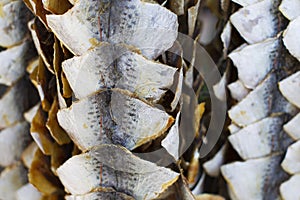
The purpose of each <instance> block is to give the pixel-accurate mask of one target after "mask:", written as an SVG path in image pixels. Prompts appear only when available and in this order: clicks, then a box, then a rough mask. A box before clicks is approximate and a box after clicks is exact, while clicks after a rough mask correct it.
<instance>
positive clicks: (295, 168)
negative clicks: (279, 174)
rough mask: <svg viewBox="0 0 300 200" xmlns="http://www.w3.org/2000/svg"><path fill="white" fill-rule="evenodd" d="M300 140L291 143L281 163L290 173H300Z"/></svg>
mask: <svg viewBox="0 0 300 200" xmlns="http://www.w3.org/2000/svg"><path fill="white" fill-rule="evenodd" d="M299 154H300V141H297V142H295V143H294V144H292V145H290V146H289V148H288V149H287V152H286V155H285V157H284V160H283V161H282V163H281V166H282V168H283V169H284V170H285V171H286V172H288V173H289V174H296V173H300V158H299Z"/></svg>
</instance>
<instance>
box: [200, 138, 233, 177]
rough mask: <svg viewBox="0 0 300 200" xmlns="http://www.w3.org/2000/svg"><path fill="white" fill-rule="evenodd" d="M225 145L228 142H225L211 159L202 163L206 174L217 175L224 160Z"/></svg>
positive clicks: (226, 145)
mask: <svg viewBox="0 0 300 200" xmlns="http://www.w3.org/2000/svg"><path fill="white" fill-rule="evenodd" d="M227 147H228V143H225V144H224V145H223V146H222V148H221V149H220V150H219V151H218V152H217V153H216V154H215V156H214V157H213V158H212V159H211V160H209V161H206V162H205V163H204V164H203V168H204V170H205V172H206V173H207V174H208V175H210V176H212V177H217V176H219V174H220V168H221V166H222V165H223V164H224V162H225V153H226V149H227Z"/></svg>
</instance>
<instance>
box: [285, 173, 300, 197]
mask: <svg viewBox="0 0 300 200" xmlns="http://www.w3.org/2000/svg"><path fill="white" fill-rule="evenodd" d="M299 185H300V174H296V175H294V176H292V177H291V178H290V179H289V180H288V181H286V182H284V183H283V184H282V185H281V186H280V194H281V197H282V199H284V200H294V199H299V198H300V193H299Z"/></svg>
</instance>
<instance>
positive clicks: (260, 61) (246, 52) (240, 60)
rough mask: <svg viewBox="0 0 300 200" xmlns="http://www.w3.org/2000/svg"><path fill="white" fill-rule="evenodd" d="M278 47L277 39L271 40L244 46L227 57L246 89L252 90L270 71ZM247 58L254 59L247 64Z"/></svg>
mask: <svg viewBox="0 0 300 200" xmlns="http://www.w3.org/2000/svg"><path fill="white" fill-rule="evenodd" d="M278 47H279V39H278V38H271V39H267V40H265V41H263V42H260V43H256V44H252V45H248V46H244V47H243V48H242V49H238V50H236V51H233V52H232V53H230V54H229V55H228V57H229V58H230V59H231V60H232V61H233V63H234V65H235V66H236V67H237V69H238V77H239V80H240V81H241V82H242V83H243V84H244V85H245V87H246V88H248V89H254V88H255V87H256V86H257V85H258V84H259V83H260V82H261V81H262V80H263V79H264V78H265V77H266V75H267V74H268V73H269V72H270V71H271V70H272V68H273V66H274V65H273V60H274V56H276V54H277V53H276V50H277V49H278ZM249 58H255V59H252V60H251V62H249Z"/></svg>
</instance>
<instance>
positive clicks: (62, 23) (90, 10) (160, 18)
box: [47, 0, 178, 58]
mask: <svg viewBox="0 0 300 200" xmlns="http://www.w3.org/2000/svg"><path fill="white" fill-rule="evenodd" d="M97 15H99V18H97V17H96V16H97ZM47 22H48V24H49V26H50V28H51V30H52V31H53V32H54V33H55V35H56V36H57V37H58V38H59V39H60V40H61V41H62V42H63V43H64V44H65V45H66V46H67V47H68V48H69V49H70V51H71V52H73V53H74V54H75V55H82V54H84V53H85V52H86V51H87V50H88V49H90V48H91V47H93V46H94V44H96V43H98V42H102V41H108V42H110V43H114V44H118V43H126V44H128V45H133V46H135V47H137V48H139V49H141V51H142V52H143V55H145V56H146V57H147V58H155V57H157V56H158V55H160V54H161V53H162V52H164V51H166V50H167V49H168V48H170V47H171V46H172V44H173V43H174V41H175V39H176V37H177V28H178V23H177V17H176V15H175V14H173V13H171V12H170V11H169V10H167V9H165V8H163V7H162V6H160V5H157V4H151V3H141V2H140V1H139V0H130V1H129V0H126V1H116V0H113V1H110V2H108V1H105V0H101V1H90V2H89V3H87V2H85V1H83V0H80V1H76V2H75V5H74V7H73V8H72V9H70V10H69V11H68V12H67V13H65V14H63V15H48V16H47ZM98 23H100V30H101V31H100V33H99V28H98V27H97V24H98ZM78 34H79V35H80V37H78Z"/></svg>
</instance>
